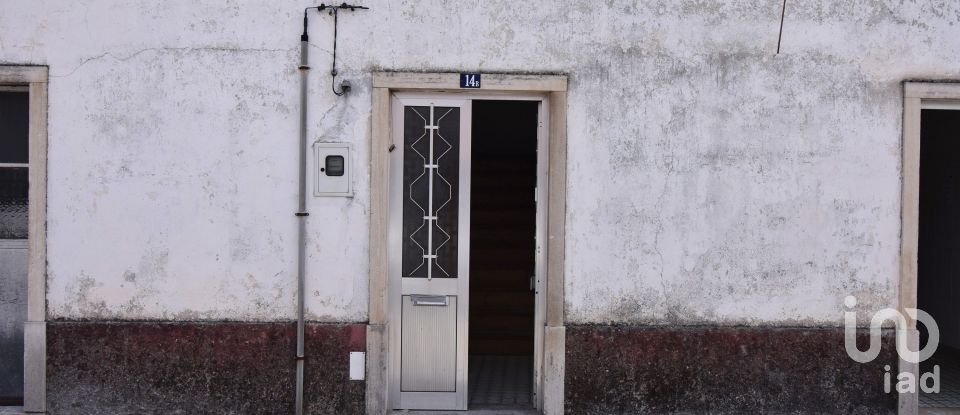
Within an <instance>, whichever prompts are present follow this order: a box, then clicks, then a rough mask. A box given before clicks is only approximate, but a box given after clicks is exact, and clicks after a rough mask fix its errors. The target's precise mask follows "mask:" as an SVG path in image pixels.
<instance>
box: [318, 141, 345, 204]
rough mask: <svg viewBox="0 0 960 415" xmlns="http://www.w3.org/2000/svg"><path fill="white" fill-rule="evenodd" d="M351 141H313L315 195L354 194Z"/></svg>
mask: <svg viewBox="0 0 960 415" xmlns="http://www.w3.org/2000/svg"><path fill="white" fill-rule="evenodd" d="M352 147H353V146H352V145H350V144H349V143H313V152H314V156H315V157H314V166H315V168H314V171H315V172H316V174H315V175H314V181H313V183H314V185H313V195H314V196H347V197H350V196H353V184H352V180H351V179H352V176H353V172H352V169H353V167H352V164H353V163H352V160H351V159H350V153H351V149H352Z"/></svg>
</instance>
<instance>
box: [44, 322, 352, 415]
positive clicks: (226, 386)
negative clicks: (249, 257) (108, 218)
mask: <svg viewBox="0 0 960 415" xmlns="http://www.w3.org/2000/svg"><path fill="white" fill-rule="evenodd" d="M365 328H366V326H365V325H363V324H309V325H307V330H306V339H307V342H306V351H307V356H308V358H307V361H306V380H307V382H306V390H305V396H306V408H307V411H306V412H307V413H309V414H362V413H364V388H365V386H364V383H363V382H362V381H350V380H349V376H348V373H349V372H348V370H349V360H348V359H349V358H348V354H349V352H351V351H363V350H364V349H365V341H366V340H365ZM295 347H296V329H295V325H294V324H293V323H143V322H130V323H127V322H119V323H108V322H52V323H49V324H48V325H47V403H48V408H49V412H48V413H50V414H159V413H163V414H290V413H293V402H294V381H295V365H296V361H295V359H294V356H295V351H296V348H295Z"/></svg>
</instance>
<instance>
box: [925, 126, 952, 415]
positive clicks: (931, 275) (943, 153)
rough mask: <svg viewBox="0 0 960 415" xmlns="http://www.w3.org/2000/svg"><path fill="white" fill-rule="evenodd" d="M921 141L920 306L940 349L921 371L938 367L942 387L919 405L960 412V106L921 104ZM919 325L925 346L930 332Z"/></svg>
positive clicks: (926, 395)
mask: <svg viewBox="0 0 960 415" xmlns="http://www.w3.org/2000/svg"><path fill="white" fill-rule="evenodd" d="M920 142H921V145H920V215H919V216H920V218H919V240H918V254H917V274H918V276H917V284H918V286H917V306H918V308H920V309H921V310H924V311H926V312H928V313H929V314H930V315H931V316H932V317H933V318H934V320H935V321H936V322H937V325H938V326H939V329H940V343H939V347H938V348H937V351H936V353H935V354H934V355H933V357H931V358H930V359H928V360H926V361H924V362H921V364H920V373H921V374H923V373H934V372H935V369H936V370H937V371H939V383H940V385H939V386H940V391H939V393H922V394H921V396H920V407H922V408H950V409H952V410H956V411H958V412H957V413H960V255H958V253H960V215H958V212H960V170H958V166H960V107H958V108H957V110H951V109H945V108H940V109H930V108H925V109H923V110H922V111H921V115H920ZM918 329H919V330H920V342H921V347H922V346H924V345H925V343H926V340H927V338H928V335H927V332H926V327H924V326H923V325H920V324H918ZM950 413H954V412H952V411H951V412H950Z"/></svg>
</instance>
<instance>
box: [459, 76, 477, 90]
mask: <svg viewBox="0 0 960 415" xmlns="http://www.w3.org/2000/svg"><path fill="white" fill-rule="evenodd" d="M460 88H480V74H479V73H462V74H460Z"/></svg>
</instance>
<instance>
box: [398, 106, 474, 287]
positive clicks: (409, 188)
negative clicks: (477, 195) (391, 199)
mask: <svg viewBox="0 0 960 415" xmlns="http://www.w3.org/2000/svg"><path fill="white" fill-rule="evenodd" d="M403 118H404V120H403V150H404V157H403V184H404V187H405V189H404V198H403V251H402V252H403V254H402V257H403V265H402V273H403V274H402V276H403V277H405V278H427V279H432V278H456V277H457V234H458V229H457V227H458V226H457V225H458V222H457V221H458V214H457V212H458V210H459V200H458V199H459V198H458V194H459V192H458V183H459V175H460V108H458V107H434V106H407V107H404V108H403Z"/></svg>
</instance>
